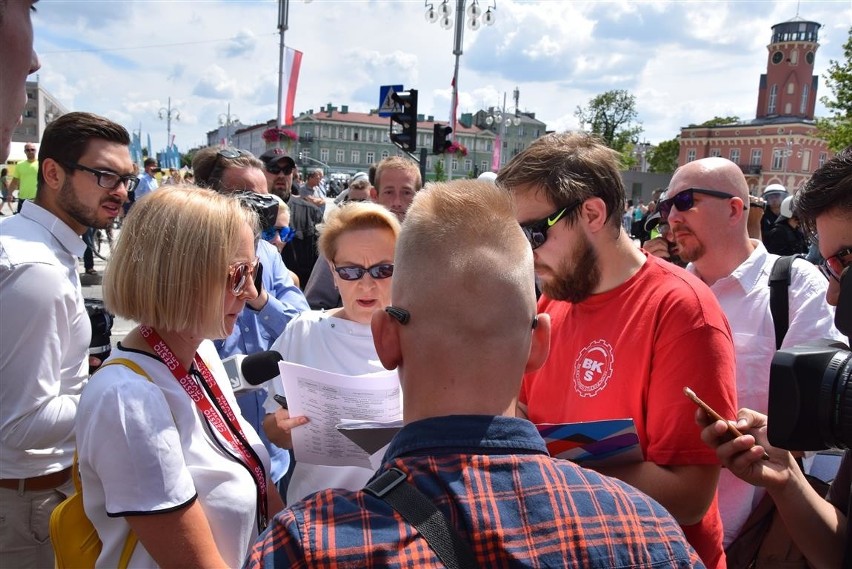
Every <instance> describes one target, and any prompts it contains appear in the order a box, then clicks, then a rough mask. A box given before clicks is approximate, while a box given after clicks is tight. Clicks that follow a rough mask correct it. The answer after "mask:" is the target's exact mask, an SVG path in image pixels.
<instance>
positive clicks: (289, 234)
mask: <svg viewBox="0 0 852 569" xmlns="http://www.w3.org/2000/svg"><path fill="white" fill-rule="evenodd" d="M261 235H263V238H264V239H266V240H267V241H272V240H273V239H275V236H276V235H278V236H279V237H280V238H281V241H282V242H283V243H289V242H290V241H292V240H293V237H295V235H296V230H295V229H293V228H292V227H269V228H267V229H264V230H263V232H262V233H261Z"/></svg>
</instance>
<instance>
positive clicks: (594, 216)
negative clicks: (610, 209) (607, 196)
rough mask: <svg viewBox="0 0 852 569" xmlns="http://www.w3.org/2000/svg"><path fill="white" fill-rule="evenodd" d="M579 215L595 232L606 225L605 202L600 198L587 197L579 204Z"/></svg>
mask: <svg viewBox="0 0 852 569" xmlns="http://www.w3.org/2000/svg"><path fill="white" fill-rule="evenodd" d="M580 217H581V218H582V219H583V220H584V221H585V222H586V224H587V225H588V226H589V230H590V231H591V232H592V233H596V232H598V231H600V230H601V229H602V228H603V227H604V225H606V204H605V203H604V201H603V200H602V199H601V198H589V199H587V200H586V201H584V202H583V205H581V206H580Z"/></svg>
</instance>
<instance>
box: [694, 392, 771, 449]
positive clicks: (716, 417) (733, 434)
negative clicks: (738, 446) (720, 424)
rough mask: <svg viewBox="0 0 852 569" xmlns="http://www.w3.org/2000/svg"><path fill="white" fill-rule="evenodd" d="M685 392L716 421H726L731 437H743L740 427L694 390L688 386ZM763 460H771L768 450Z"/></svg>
mask: <svg viewBox="0 0 852 569" xmlns="http://www.w3.org/2000/svg"><path fill="white" fill-rule="evenodd" d="M683 394H684V395H686V396H687V397H689V398H690V399H692V401H693V402H694V403H695V404H696V405H698V406H699V407H701V408H702V409H703V410H704V412H705V413H707V414H708V415H710V417H712V418H713V420H714V421H724V423H725V424H726V425H727V426H728V432H729V433H730V434H731V438H732V439H734V438H736V437H741V436H743V434H742V433H741V432H740V430H739V429H738V428H736V427H735V426H734V425H733V424H732V423H731V422H730V421H728V420H727V419H725V418H723V417H722V416H721V415H719V414H718V413H717V412H716V411H715V410H714V409H713V408H712V407H710V406H709V405H708V404H707V403H705V402H704V401H702V400H701V398H699V397H698V396H697V395H696V394H695V392H694V391H693V390H691V389H690V388H688V387H684V388H683ZM763 460H769V455H768V454H766V452H764V453H763Z"/></svg>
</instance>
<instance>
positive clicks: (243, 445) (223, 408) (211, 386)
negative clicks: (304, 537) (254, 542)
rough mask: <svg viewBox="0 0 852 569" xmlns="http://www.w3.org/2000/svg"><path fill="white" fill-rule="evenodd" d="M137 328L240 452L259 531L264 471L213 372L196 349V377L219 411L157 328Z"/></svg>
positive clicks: (265, 513)
mask: <svg viewBox="0 0 852 569" xmlns="http://www.w3.org/2000/svg"><path fill="white" fill-rule="evenodd" d="M139 332H140V333H141V334H142V337H143V338H145V341H146V342H148V345H149V346H151V349H152V350H154V353H155V354H157V356H159V358H160V359H161V360H162V362H163V363H164V364H166V367H168V368H169V370H170V371H171V372H172V375H174V376H175V379H177V381H178V383H179V384H180V386H181V387H183V389H184V391H186V393H187V394H188V395H189V397H190V399H192V401H193V402H194V403H195V405H196V407H198V410H199V411H201V413H202V414H203V415H204V418H205V419H207V422H208V423H210V425H212V426H213V428H215V429H216V431H218V432H219V434H220V435H222V438H224V439H225V440H226V441H227V442H228V444H230V445H231V448H233V449H235V450H236V451H237V452H239V453H240V456H242V458H243V461H244V463H245V465H246V466H247V468H248V470H249V472H250V473H251V475H252V476H253V477H254V482H255V484H256V485H257V489H258V498H257V507H258V523H257V526H258V531H259V532H261V531H263V530H264V529H266V525H267V522H268V510H267V503H266V494H267V488H266V472H265V471H264V469H263V464H262V463H261V461H260V459H259V458H258V456H257V454H255V452H254V449H252V448H251V446H250V445H249V444H248V441H247V440H246V437H245V435H244V434H243V430H242V428H240V423H239V421H237V417H236V415H234V411H233V410H232V409H231V406H230V405H229V404H228V400H227V399H225V395H224V394H223V393H222V389H221V388H220V387H219V384H218V383H217V382H216V380H215V379H214V378H213V374H212V373H210V370H209V369H208V368H207V365H205V363H204V361H203V360H202V359H201V357H200V356H199V355H198V354H197V353H196V354H195V358H193V362H194V363H195V367H196V368H198V371H199V373H200V379H201V380H202V382H203V383H204V385H205V386H206V387H207V390H208V391H209V393H210V395H211V397H212V398H213V400H214V401H215V402H216V406H217V407H218V408H219V411H220V412H221V415H220V414H219V413H217V412H216V409H215V408H214V407H213V405H212V404H211V403H210V400H209V399H208V398H207V397H205V395H204V390H203V389H202V388H201V386H199V385H198V383H197V382H196V381H195V380H194V379H193V374H192V373H191V372H190V371H188V370H187V369H186V368H185V367H184V366H183V364H181V363H180V362H179V361H178V360H177V358H176V357H175V356H174V354H173V353H172V350H171V349H170V348H169V346H168V345H166V342H165V341H164V340H163V338H161V337H160V335H159V334H158V333H157V331H156V330H154V329H153V328H151V327H150V326H140V327H139ZM234 432H236V434H237V436H234Z"/></svg>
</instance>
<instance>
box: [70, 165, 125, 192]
mask: <svg viewBox="0 0 852 569" xmlns="http://www.w3.org/2000/svg"><path fill="white" fill-rule="evenodd" d="M61 164H62V165H63V166H65V167H66V168H70V169H72V170H82V171H83V172H89V173H90V174H94V176H95V178H97V180H98V185H99V186H100V187H102V188H104V189H105V190H114V189H116V188H117V187H118V186H119V184H122V183H123V184H124V187H125V188H127V191H128V192H132V191H133V190H135V189H136V186H137V185H139V178H137V177H136V176H135V175H133V174H125V175H124V176H122V175H121V174H116V173H115V172H110V171H109V170H95V169H94V168H89V167H88V166H83V165H82V164H77V163H76V162H61Z"/></svg>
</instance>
